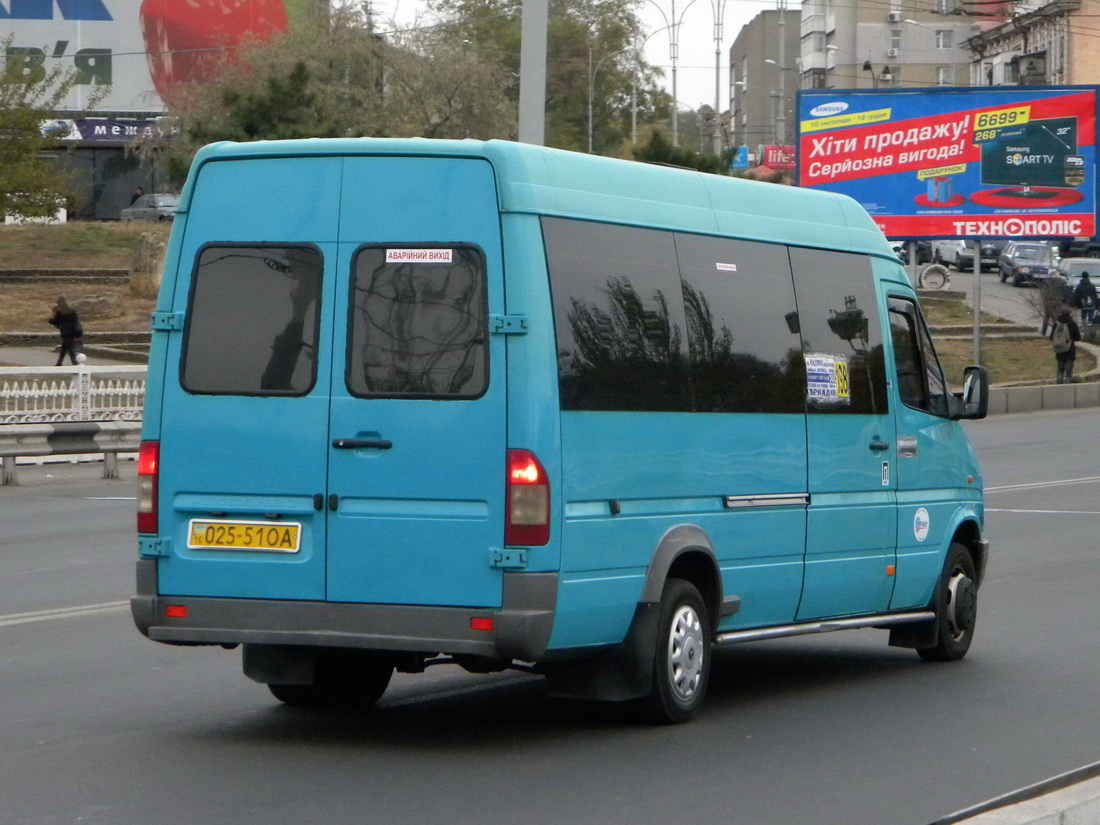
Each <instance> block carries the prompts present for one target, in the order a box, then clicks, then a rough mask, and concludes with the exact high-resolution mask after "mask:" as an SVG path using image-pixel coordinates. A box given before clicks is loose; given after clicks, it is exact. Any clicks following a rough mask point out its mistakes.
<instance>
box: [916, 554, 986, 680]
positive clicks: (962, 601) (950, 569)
mask: <svg viewBox="0 0 1100 825" xmlns="http://www.w3.org/2000/svg"><path fill="white" fill-rule="evenodd" d="M932 609H933V610H935V611H936V623H937V625H938V627H937V630H938V634H937V635H938V637H939V639H938V641H937V642H936V644H935V645H934V646H933V647H922V648H918V649H917V653H918V654H919V655H920V657H921V658H922V659H925V660H927V661H930V662H956V661H958V660H959V659H961V658H962V657H963V656H965V655H966V652H967V651H968V650H970V642H971V641H973V639H974V623H975V620H976V618H977V610H978V577H977V574H976V572H975V569H974V559H973V558H972V557H971V555H970V551H969V550H967V549H966V547H964V546H963V545H961V544H959V543H957V542H953V543H952V544H951V547H950V548H949V549H948V551H947V559H946V561H945V562H944V566H943V572H942V573H941V574H940V580H939V583H938V584H937V585H936V595H935V596H934V597H933V599H932Z"/></svg>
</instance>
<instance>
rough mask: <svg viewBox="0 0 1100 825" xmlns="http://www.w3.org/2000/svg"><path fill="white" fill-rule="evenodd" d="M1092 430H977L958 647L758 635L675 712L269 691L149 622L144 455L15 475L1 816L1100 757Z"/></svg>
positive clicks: (425, 684) (216, 813)
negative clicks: (984, 551) (144, 610)
mask: <svg viewBox="0 0 1100 825" xmlns="http://www.w3.org/2000/svg"><path fill="white" fill-rule="evenodd" d="M1098 424H1100V412H1097V411H1085V412H1069V413H1058V414H1044V415H1041V416H1040V415H1035V416H1001V417H997V418H995V419H990V420H987V421H983V422H976V423H974V424H972V425H970V426H969V430H970V432H971V433H972V435H973V439H974V442H975V444H976V445H977V447H978V450H979V455H980V456H981V458H982V460H983V463H984V466H985V471H986V485H987V487H988V488H989V493H988V497H987V503H988V506H989V530H988V534H989V537H990V539H991V540H992V543H993V546H992V551H991V553H992V555H991V562H990V569H989V574H988V577H987V579H986V582H985V584H984V586H983V589H982V593H981V597H980V602H981V603H980V616H979V628H978V632H977V637H976V640H975V643H974V646H973V648H972V649H971V653H970V656H969V657H968V658H967V659H965V660H964V661H962V662H960V663H955V664H940V665H937V664H929V663H924V662H921V661H920V660H919V659H918V658H917V657H916V656H915V655H914V654H913V653H912V652H911V651H905V650H895V649H891V648H889V647H887V645H886V633H885V632H883V631H859V632H854V633H846V634H845V633H838V634H830V635H825V636H818V637H808V638H803V639H792V640H785V641H777V642H768V643H757V644H752V645H745V646H742V647H739V648H736V649H733V650H727V651H724V652H722V653H721V654H719V656H718V657H717V661H716V666H715V671H714V674H713V677H712V682H711V689H710V694H709V696H708V703H707V706H706V707H705V708H704V711H703V713H702V714H701V715H700V717H699V718H698V719H697V720H696V721H695V722H693V723H691V724H689V725H682V726H676V727H648V726H644V725H640V724H636V723H634V722H632V721H630V720H629V719H627V718H626V717H625V716H624V715H623V714H621V713H619V712H617V711H616V710H615V709H614V708H610V709H609V708H603V707H597V706H590V705H583V704H574V703H568V702H559V701H554V700H550V699H548V698H547V697H546V696H545V694H544V691H543V688H542V684H541V681H540V680H539V679H538V678H537V677H531V676H526V675H522V674H503V675H499V676H489V677H483V676H473V675H469V674H465V673H463V672H461V671H457V670H455V669H453V668H436V669H430V670H429V671H428V672H427V673H425V674H422V675H416V676H398V677H397V678H395V681H394V683H393V685H392V686H391V688H390V691H389V692H387V694H386V696H385V697H383V700H382V702H381V703H380V705H379V707H378V708H377V709H376V710H375V711H374V712H372V713H364V714H342V713H331V714H329V713H320V712H301V711H293V710H290V709H287V708H284V707H281V706H280V705H278V704H277V703H276V702H274V700H273V699H271V697H270V696H269V695H268V693H267V691H266V689H265V688H264V687H263V686H261V685H257V684H254V683H252V682H250V681H249V680H247V679H245V678H244V677H243V676H242V675H241V673H240V664H239V654H238V653H236V652H228V651H223V650H221V649H208V648H171V647H166V646H163V645H158V644H155V643H152V642H149V641H147V640H146V639H144V638H143V637H141V636H140V635H139V634H138V633H137V631H136V630H134V629H133V627H132V625H131V623H130V618H129V614H128V611H127V610H126V609H125V608H124V607H123V606H121V603H122V602H124V600H125V599H127V598H128V597H129V595H130V593H131V590H132V570H133V559H134V555H135V548H134V540H133V533H132V522H133V509H134V504H133V502H132V501H129V500H124V499H126V498H127V497H130V496H132V492H133V480H132V476H133V467H132V465H123V474H124V476H128V478H124V479H123V480H122V481H120V482H104V481H101V480H98V479H96V478H95V476H96V474H97V472H98V468H95V467H87V468H80V469H77V470H56V469H55V470H33V471H21V473H20V477H21V480H22V481H23V486H21V487H19V488H0V573H2V575H0V703H2V705H0V707H2V709H3V712H2V713H0V754H2V757H0V823H3V825H9V823H10V825H55V823H56V824H58V825H59V824H60V823H86V824H87V825H131V823H133V825H137V823H142V825H147V823H150V822H164V823H171V825H192V824H194V825H209V824H210V823H217V825H245V823H247V825H254V823H264V825H282V823H288V825H289V823H294V825H302V823H345V822H348V823H351V822H355V823H395V822H432V823H448V825H450V824H451V823H460V824H462V825H465V823H470V825H474V823H477V825H482V824H483V823H496V822H501V823H505V822H507V823H510V825H511V823H540V824H541V823H559V822H560V823H593V825H595V824H596V823H600V825H605V824H606V825H617V823H624V825H625V823H630V824H631V825H649V823H667V822H675V821H686V820H690V821H699V822H721V823H733V824H734V825H741V823H754V824H756V823H760V825H793V824H795V823H807V824H808V825H834V824H835V825H861V824H866V825H926V823H929V822H931V821H932V820H934V819H936V818H938V817H940V816H943V815H945V814H948V813H950V812H952V811H955V810H959V809H962V808H965V807H967V806H970V805H972V804H975V803H978V802H981V801H982V800H985V799H988V798H991V797H994V796H998V795H1000V794H1002V793H1005V792H1007V791H1010V790H1012V789H1015V788H1018V787H1022V786H1024V785H1028V784H1031V783H1033V782H1036V781H1039V780H1042V779H1044V778H1046V777H1049V776H1052V775H1055V774H1059V773H1062V772H1064V771H1067V770H1070V769H1072V768H1075V767H1078V766H1080V765H1083V764H1086V763H1090V762H1094V761H1097V760H1098V759H1100V713H1098V712H1097V708H1098V707H1100V702H1098V699H1100V678H1097V677H1098V673H1097V671H1098V668H1100V665H1098V662H1100V638H1098V634H1097V633H1096V627H1097V626H1098V622H1100V599H1097V594H1096V591H1097V588H1098V585H1100V550H1098V548H1097V540H1096V537H1097V533H1098V532H1100V457H1098V456H1097V452H1098V451H1097V450H1095V449H1093V448H1091V446H1090V442H1093V441H1095V438H1094V437H1093V436H1092V433H1093V432H1094V431H1095V430H1096V429H1097V426H1098ZM47 473H48V474H51V475H54V476H55V478H53V479H46V478H45V476H46V475H47Z"/></svg>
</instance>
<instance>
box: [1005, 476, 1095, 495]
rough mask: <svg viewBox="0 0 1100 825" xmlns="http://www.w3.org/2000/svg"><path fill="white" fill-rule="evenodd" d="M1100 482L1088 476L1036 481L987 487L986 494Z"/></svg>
mask: <svg viewBox="0 0 1100 825" xmlns="http://www.w3.org/2000/svg"><path fill="white" fill-rule="evenodd" d="M1094 481H1100V476H1088V477H1087V478H1066V479H1062V480H1061V481H1034V482H1032V483H1030V484H1007V485H1005V486H1004V487H986V488H985V492H986V493H1003V492H1005V491H1008V490H1034V489H1036V488H1038V487H1062V486H1064V485H1066V484H1090V483H1092V482H1094Z"/></svg>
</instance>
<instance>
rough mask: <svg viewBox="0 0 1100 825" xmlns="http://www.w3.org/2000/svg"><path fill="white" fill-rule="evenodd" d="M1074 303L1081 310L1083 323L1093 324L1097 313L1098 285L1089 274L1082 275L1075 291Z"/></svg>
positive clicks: (1083, 273)
mask: <svg viewBox="0 0 1100 825" xmlns="http://www.w3.org/2000/svg"><path fill="white" fill-rule="evenodd" d="M1073 303H1074V304H1075V305H1076V306H1077V308H1078V309H1080V310H1081V323H1082V324H1091V323H1092V319H1093V316H1094V315H1095V313H1096V284H1094V283H1093V282H1092V279H1091V278H1089V274H1088V273H1087V272H1082V273H1081V280H1079V281H1078V282H1077V287H1076V288H1075V289H1074V290H1073Z"/></svg>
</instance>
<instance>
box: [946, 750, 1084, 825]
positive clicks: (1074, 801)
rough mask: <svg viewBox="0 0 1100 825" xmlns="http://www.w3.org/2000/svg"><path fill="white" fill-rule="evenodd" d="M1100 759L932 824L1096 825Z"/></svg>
mask: <svg viewBox="0 0 1100 825" xmlns="http://www.w3.org/2000/svg"><path fill="white" fill-rule="evenodd" d="M1098 773H1100V762H1095V763H1093V764H1091V765H1085V766H1084V767H1082V768H1077V769H1076V770H1073V771H1069V772H1068V773H1064V774H1061V775H1060V776H1055V777H1052V778H1050V779H1046V780H1044V781H1042V782H1037V783H1036V784H1034V785H1029V786H1027V787H1026V788H1021V789H1020V790H1018V791H1012V792H1011V793H1008V794H1005V795H1004V796H1000V797H997V798H996V799H991V800H989V801H988V802H982V803H981V804H979V805H975V806H974V807H972V808H967V809H966V810H964V811H959V812H957V813H954V814H951V815H950V816H948V817H945V818H943V819H937V820H936V821H935V822H933V823H931V825H1093V823H1096V822H1100V776H1097V774H1098Z"/></svg>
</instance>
